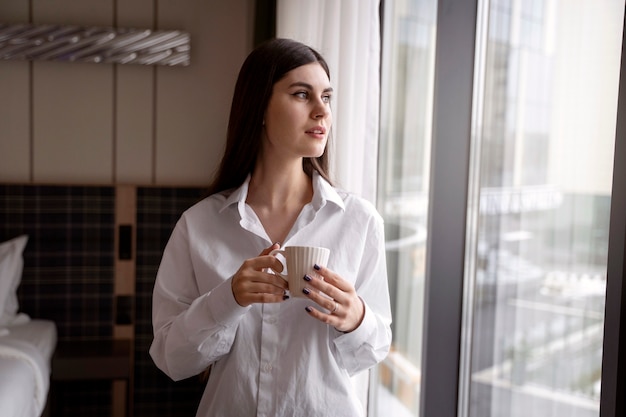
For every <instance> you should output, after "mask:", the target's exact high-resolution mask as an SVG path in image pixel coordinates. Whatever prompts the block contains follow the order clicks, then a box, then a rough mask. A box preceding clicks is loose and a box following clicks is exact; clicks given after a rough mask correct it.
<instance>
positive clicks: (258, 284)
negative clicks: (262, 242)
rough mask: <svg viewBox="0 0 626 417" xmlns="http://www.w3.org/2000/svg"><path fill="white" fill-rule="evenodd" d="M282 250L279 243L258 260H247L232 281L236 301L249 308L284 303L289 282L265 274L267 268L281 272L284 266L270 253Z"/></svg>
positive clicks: (267, 273)
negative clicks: (257, 304) (252, 305)
mask: <svg viewBox="0 0 626 417" xmlns="http://www.w3.org/2000/svg"><path fill="white" fill-rule="evenodd" d="M274 249H280V245H279V244H278V243H274V244H273V245H272V246H270V247H269V248H266V249H265V250H263V252H261V254H260V255H259V256H257V257H256V258H250V259H246V260H245V261H244V262H243V264H242V265H241V267H240V268H239V270H238V271H237V272H236V273H235V275H234V276H233V279H232V290H233V295H234V296H235V301H237V303H238V304H239V305H240V306H242V307H247V306H249V305H250V304H253V303H279V302H282V301H284V300H285V299H286V298H285V290H286V289H287V281H285V280H284V279H282V278H281V277H280V275H276V274H272V273H269V272H265V270H266V269H267V268H271V269H273V270H274V271H277V272H281V271H282V270H283V265H282V264H281V263H280V261H279V260H278V259H276V257H275V256H271V255H270V254H269V253H270V252H271V251H273V250H274Z"/></svg>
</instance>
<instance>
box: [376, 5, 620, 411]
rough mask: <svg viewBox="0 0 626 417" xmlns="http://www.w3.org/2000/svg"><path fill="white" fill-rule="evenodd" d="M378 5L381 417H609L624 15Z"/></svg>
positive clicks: (604, 10) (577, 8)
mask: <svg viewBox="0 0 626 417" xmlns="http://www.w3.org/2000/svg"><path fill="white" fill-rule="evenodd" d="M383 4H384V19H385V20H384V24H383V60H382V65H383V66H382V84H381V93H382V94H381V97H382V101H381V135H380V153H379V154H380V160H379V173H380V174H379V189H378V196H379V201H378V208H379V211H380V212H381V214H382V215H383V217H384V219H385V223H386V238H387V258H388V271H389V280H390V294H391V299H392V309H393V319H394V322H393V325H392V326H393V331H394V340H393V344H392V350H391V353H390V355H389V357H388V358H387V359H386V360H385V361H384V362H383V363H381V364H380V365H379V366H378V367H377V368H376V369H375V371H374V372H373V378H372V390H371V394H374V395H370V414H369V415H370V416H372V415H374V416H381V417H382V416H388V415H393V416H401V417H402V416H421V415H424V416H428V417H429V416H431V415H435V414H436V415H437V416H438V417H449V416H457V415H458V416H464V417H507V416H511V417H512V416H516V415H532V416H534V417H560V416H564V415H575V416H584V417H586V416H590V417H591V416H598V415H599V404H600V390H601V389H602V384H601V366H602V355H603V351H602V346H603V332H604V311H605V306H606V298H605V292H606V276H607V253H608V244H609V231H610V224H609V218H610V208H611V198H612V189H611V187H612V173H613V156H614V155H613V152H614V148H615V125H616V123H615V122H616V111H617V110H616V109H617V96H618V84H619V72H620V58H621V57H620V55H621V47H622V45H621V44H622V30H623V22H624V20H623V19H624V5H625V2H624V0H600V1H598V0H574V1H570V0H568V1H562V0H475V1H470V0H468V1H467V2H456V3H454V4H452V3H450V4H447V6H446V9H445V10H444V13H441V12H439V13H438V6H439V5H438V4H437V1H436V0H397V1H391V0H388V1H384V2H383ZM476 12H477V15H472V13H476ZM472 19H473V20H472ZM474 31H475V32H474ZM474 41H475V42H474ZM474 45H475V51H473V52H472V51H471V49H472V47H473V46H474ZM468 51H469V52H468ZM464 54H466V55H464ZM472 70H473V71H474V74H473V76H472V74H471V72H472ZM432 148H435V152H432ZM465 164H466V165H465ZM448 177H450V178H451V179H448ZM442 178H443V180H442ZM442 184H443V186H442ZM464 193H467V194H464ZM442 208H443V210H442ZM448 209H450V210H448ZM459 213H460V216H459V215H458V214H459ZM463 215H465V216H464V218H463V219H462V221H459V220H458V217H462V216H463ZM459 242H460V243H459ZM427 270H428V271H427ZM457 272H458V273H457ZM457 395H458V403H457ZM520 410H522V411H523V412H522V414H520Z"/></svg>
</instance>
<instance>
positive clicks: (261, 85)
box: [207, 38, 332, 195]
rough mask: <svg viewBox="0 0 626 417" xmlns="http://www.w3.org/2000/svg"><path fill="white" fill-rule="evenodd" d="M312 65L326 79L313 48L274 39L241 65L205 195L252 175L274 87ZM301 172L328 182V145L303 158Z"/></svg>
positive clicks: (317, 54) (257, 49)
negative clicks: (221, 150) (220, 148)
mask: <svg viewBox="0 0 626 417" xmlns="http://www.w3.org/2000/svg"><path fill="white" fill-rule="evenodd" d="M312 62H317V63H319V64H320V65H321V66H322V68H323V69H324V71H325V72H326V75H328V78H329V79H330V71H329V70H328V64H327V63H326V61H325V60H324V58H323V57H322V55H320V54H319V53H318V52H317V51H315V50H314V49H313V48H311V47H309V46H307V45H305V44H303V43H300V42H297V41H294V40H291V39H282V38H276V39H271V40H269V41H266V42H264V43H262V44H261V45H259V46H258V47H257V48H255V49H254V50H253V51H252V52H251V53H250V55H248V57H247V58H246V60H245V61H244V63H243V65H242V67H241V70H240V71H239V76H238V78H237V83H236V84H235V92H234V94H233V101H232V105H231V108H230V118H229V121H228V131H227V136H226V149H225V151H224V156H223V157H222V161H221V162H220V165H219V168H218V171H217V173H216V175H215V177H214V179H213V182H212V183H211V185H209V187H208V190H207V191H208V192H207V194H208V195H211V194H215V193H218V192H221V191H224V190H229V189H232V188H237V187H239V186H240V185H241V184H243V182H244V181H245V179H246V177H247V176H248V174H250V173H252V171H253V170H254V166H255V163H256V160H257V155H258V154H259V150H260V148H261V140H260V139H261V132H262V128H263V126H262V125H263V116H264V114H265V110H266V108H267V105H268V103H269V100H270V97H271V95H272V88H273V87H274V84H276V83H277V82H278V81H280V80H281V79H282V78H283V77H284V76H285V74H286V73H288V72H289V71H291V70H292V69H294V68H297V67H300V66H302V65H306V64H310V63H312ZM302 169H303V170H304V172H306V173H307V175H309V176H312V175H313V171H314V170H315V171H317V172H319V173H320V175H321V176H322V177H323V178H324V179H326V180H327V181H328V182H330V183H332V182H331V180H330V175H329V172H328V169H329V155H328V145H327V146H326V149H325V150H324V153H323V154H322V155H321V156H319V157H316V158H311V157H308V158H304V159H303V162H302Z"/></svg>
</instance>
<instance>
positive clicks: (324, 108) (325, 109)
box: [311, 98, 330, 119]
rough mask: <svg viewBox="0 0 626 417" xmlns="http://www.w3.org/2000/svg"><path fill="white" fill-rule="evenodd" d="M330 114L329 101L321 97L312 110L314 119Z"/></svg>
mask: <svg viewBox="0 0 626 417" xmlns="http://www.w3.org/2000/svg"><path fill="white" fill-rule="evenodd" d="M329 114H330V106H329V104H328V103H325V102H324V101H323V100H322V99H321V98H319V99H317V100H316V102H315V107H314V108H313V111H312V112H311V116H312V117H313V119H323V118H325V117H326V116H328V115H329Z"/></svg>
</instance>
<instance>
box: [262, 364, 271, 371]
mask: <svg viewBox="0 0 626 417" xmlns="http://www.w3.org/2000/svg"><path fill="white" fill-rule="evenodd" d="M263 370H264V371H265V372H270V371H271V370H272V365H270V364H269V363H266V364H265V365H263Z"/></svg>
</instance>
